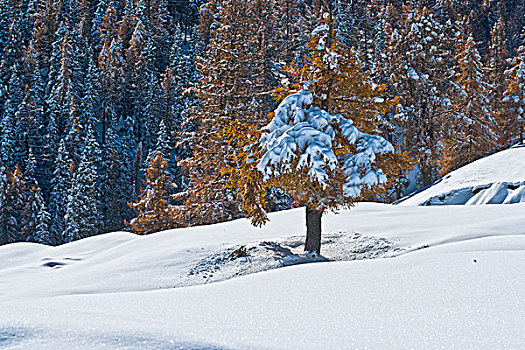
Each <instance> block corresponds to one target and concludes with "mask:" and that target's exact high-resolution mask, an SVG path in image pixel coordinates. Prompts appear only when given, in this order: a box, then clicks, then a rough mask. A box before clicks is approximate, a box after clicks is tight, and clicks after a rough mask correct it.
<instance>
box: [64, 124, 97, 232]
mask: <svg viewBox="0 0 525 350" xmlns="http://www.w3.org/2000/svg"><path fill="white" fill-rule="evenodd" d="M97 148H98V143H97V141H96V139H95V133H94V130H93V129H92V128H89V129H88V133H87V135H86V139H85V142H84V145H83V149H82V153H81V156H80V162H79V164H78V167H77V170H76V172H75V176H74V178H73V180H72V183H71V188H70V190H69V195H68V198H67V207H66V215H65V222H66V229H65V232H64V237H65V241H66V242H71V241H74V240H77V239H82V238H86V237H89V236H93V235H96V234H97V233H99V227H100V226H99V219H100V213H99V193H98V184H97V182H98V172H97V168H96V160H97V158H98V157H97V155H96V150H97Z"/></svg>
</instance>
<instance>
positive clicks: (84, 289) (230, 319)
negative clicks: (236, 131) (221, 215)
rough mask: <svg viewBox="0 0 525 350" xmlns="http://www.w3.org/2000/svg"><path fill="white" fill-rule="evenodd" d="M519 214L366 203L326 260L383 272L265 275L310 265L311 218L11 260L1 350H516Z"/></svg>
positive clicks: (524, 340) (3, 256)
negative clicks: (307, 228)
mask: <svg viewBox="0 0 525 350" xmlns="http://www.w3.org/2000/svg"><path fill="white" fill-rule="evenodd" d="M524 213H525V204H516V205H493V206H464V207H458V206H453V207H452V206H445V207H408V206H389V205H381V204H371V203H362V204H359V205H357V206H356V207H355V208H353V209H352V210H351V211H344V212H342V213H341V214H339V215H328V216H327V217H326V218H325V220H324V232H325V234H324V237H325V241H324V243H323V252H322V253H323V258H321V259H320V260H330V259H334V260H355V259H358V260H359V259H368V258H380V259H373V260H360V261H342V262H323V263H315V264H303V265H300V266H290V267H285V268H280V269H277V270H273V271H267V272H264V273H258V274H250V273H252V272H257V271H262V270H267V269H273V268H275V267H281V266H287V265H290V264H295V263H301V262H308V261H311V260H312V258H311V257H308V256H305V255H304V254H303V253H302V249H301V248H302V247H301V245H302V242H303V239H304V236H303V230H304V228H303V225H304V224H303V220H304V210H303V209H296V210H291V211H287V212H280V213H276V214H273V215H271V222H270V223H269V224H268V225H267V226H266V227H264V228H263V229H258V228H253V227H251V226H250V225H249V223H248V221H247V220H238V221H234V222H230V223H224V224H218V225H212V226H205V227H197V228H189V229H180V230H172V231H166V232H161V233H158V234H153V235H150V236H145V237H139V236H134V235H131V234H129V233H112V234H107V235H101V236H97V237H91V238H88V239H84V240H81V241H77V242H74V243H70V244H67V245H63V246H60V247H56V248H52V247H46V246H40V245H36V244H28V243H18V244H11V245H7V246H3V247H0V260H1V265H0V348H7V349H36V348H38V349H93V348H109V349H113V348H127V349H142V348H151V349H181V348H182V349H201V348H203V349H231V348H233V349H250V348H253V349H296V348H298V347H300V348H305V349H306V348H310V349H319V348H363V347H368V348H375V349H379V348H385V347H387V348H392V347H399V348H412V347H413V348H419V347H421V346H422V345H425V347H429V348H436V347H446V348H451V347H453V348H461V349H466V348H476V349H479V348H485V349H489V348H494V347H498V348H520V347H523V346H525V335H523V333H522V332H521V330H522V326H523V322H525V303H523V302H522V301H523V300H525V275H523V270H524V268H525V215H524ZM241 246H245V248H246V251H247V256H246V257H243V256H238V255H235V254H232V253H233V252H234V251H236V250H237V251H238V248H240V247H241ZM246 274H250V275H248V276H244V277H241V278H234V279H231V278H232V277H236V276H242V275H246ZM221 280H226V281H223V282H220V283H211V282H214V281H221ZM178 287H185V288H178Z"/></svg>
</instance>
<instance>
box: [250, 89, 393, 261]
mask: <svg viewBox="0 0 525 350" xmlns="http://www.w3.org/2000/svg"><path fill="white" fill-rule="evenodd" d="M313 103H314V96H313V95H312V93H310V92H308V91H300V92H297V93H294V94H292V95H289V96H288V97H286V98H285V99H284V100H283V101H282V102H281V103H280V104H279V106H278V107H277V109H276V110H275V112H274V114H273V119H272V121H271V122H270V123H269V124H268V125H267V126H266V127H265V128H264V129H263V134H262V137H261V139H260V141H259V142H257V143H255V144H254V146H253V150H254V151H253V152H254V154H253V161H252V164H253V166H255V167H256V169H257V170H258V171H259V172H260V173H261V174H262V183H263V184H265V185H271V186H275V187H278V186H280V187H282V188H284V189H286V191H287V192H289V193H290V194H291V195H292V197H293V198H294V200H295V201H296V204H297V205H306V226H307V233H306V245H305V250H306V251H310V252H317V253H319V252H320V249H321V217H322V215H323V213H325V212H326V211H327V210H336V209H338V208H341V207H348V206H350V205H352V203H353V199H354V198H356V197H358V196H359V195H361V193H362V191H363V189H364V188H366V187H372V186H375V185H378V184H382V183H385V182H386V180H387V179H386V176H385V175H384V173H383V172H382V171H381V169H379V168H377V167H376V166H375V164H374V162H375V160H376V156H377V155H380V154H384V153H389V152H393V147H392V145H391V144H390V143H389V142H388V141H386V140H385V139H384V138H382V137H380V136H376V135H369V134H366V133H363V132H361V131H359V130H358V129H357V128H356V127H355V126H354V125H353V122H352V121H351V120H350V119H347V118H345V117H343V116H341V115H340V114H330V113H328V112H327V111H325V110H323V109H320V108H318V107H315V106H314V105H313ZM265 221H266V216H265V214H264V212H260V213H259V215H254V216H252V222H253V223H254V224H262V223H264V222H265Z"/></svg>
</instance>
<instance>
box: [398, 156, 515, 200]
mask: <svg viewBox="0 0 525 350" xmlns="http://www.w3.org/2000/svg"><path fill="white" fill-rule="evenodd" d="M523 202H525V146H521V147H514V148H511V149H507V150H505V151H502V152H499V153H496V154H494V155H491V156H488V157H485V158H482V159H479V160H477V161H475V162H473V163H470V164H468V165H466V166H464V167H462V168H460V169H458V170H456V171H453V172H451V173H450V174H448V175H446V176H445V177H444V178H443V179H442V180H441V181H439V182H437V183H436V184H434V185H433V186H431V187H430V188H428V189H426V190H424V191H421V192H419V193H417V194H415V195H413V196H411V197H409V198H407V199H405V200H402V201H401V203H400V205H409V206H411V205H462V204H467V205H476V204H512V203H523Z"/></svg>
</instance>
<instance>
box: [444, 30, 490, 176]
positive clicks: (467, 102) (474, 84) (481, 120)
mask: <svg viewBox="0 0 525 350" xmlns="http://www.w3.org/2000/svg"><path fill="white" fill-rule="evenodd" d="M458 49H459V50H458V51H459V52H458V54H457V55H456V62H457V63H456V64H457V72H456V75H455V79H454V81H455V85H456V86H455V90H454V93H453V97H452V101H453V105H454V111H453V112H452V113H450V114H449V115H448V117H447V118H446V119H445V120H446V121H447V126H448V127H447V129H446V130H444V132H443V135H444V136H443V144H444V147H443V159H442V162H441V164H442V166H443V169H442V173H445V174H446V173H448V172H450V171H452V170H454V169H457V168H459V167H461V166H463V165H465V164H467V163H470V162H473V161H474V160H476V159H478V158H481V157H482V156H484V155H486V154H488V153H489V152H490V151H492V150H494V149H495V148H496V147H495V141H496V134H495V132H494V119H493V118H492V115H491V114H490V111H489V99H488V97H487V93H488V84H487V81H486V77H487V70H486V68H485V67H484V65H483V62H482V61H481V56H480V54H479V52H478V50H477V48H476V42H475V41H474V38H473V37H472V36H469V37H468V39H467V41H466V42H465V43H462V44H460V47H459V48H458Z"/></svg>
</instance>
